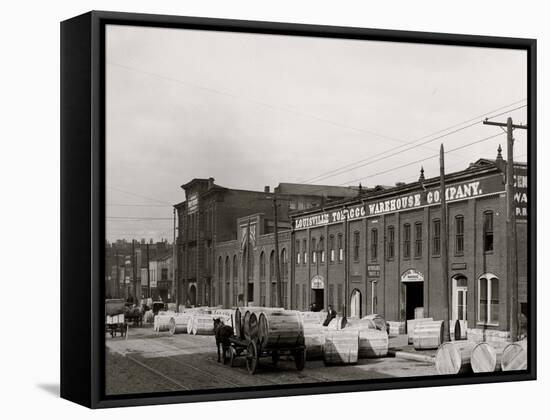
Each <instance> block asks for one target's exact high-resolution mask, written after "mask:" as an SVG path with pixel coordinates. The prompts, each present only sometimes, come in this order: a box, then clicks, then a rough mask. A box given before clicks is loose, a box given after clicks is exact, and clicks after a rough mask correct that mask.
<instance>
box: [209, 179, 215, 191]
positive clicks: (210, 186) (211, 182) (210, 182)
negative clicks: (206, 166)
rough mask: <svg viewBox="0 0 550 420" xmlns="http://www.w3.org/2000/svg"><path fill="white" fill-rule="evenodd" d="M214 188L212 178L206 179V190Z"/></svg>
mask: <svg viewBox="0 0 550 420" xmlns="http://www.w3.org/2000/svg"><path fill="white" fill-rule="evenodd" d="M213 186H214V178H212V177H210V178H208V189H211V188H212V187H213Z"/></svg>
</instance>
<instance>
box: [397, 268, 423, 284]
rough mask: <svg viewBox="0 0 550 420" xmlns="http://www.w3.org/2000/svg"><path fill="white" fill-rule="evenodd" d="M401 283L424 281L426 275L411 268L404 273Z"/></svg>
mask: <svg viewBox="0 0 550 420" xmlns="http://www.w3.org/2000/svg"><path fill="white" fill-rule="evenodd" d="M401 281H402V282H405V283H406V282H415V281H424V274H422V273H421V272H420V271H416V270H414V269H412V268H411V269H409V270H407V271H405V272H404V273H403V275H402V276H401Z"/></svg>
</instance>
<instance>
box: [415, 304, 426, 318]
mask: <svg viewBox="0 0 550 420" xmlns="http://www.w3.org/2000/svg"><path fill="white" fill-rule="evenodd" d="M422 318H424V307H422V306H420V307H418V308H414V319H422Z"/></svg>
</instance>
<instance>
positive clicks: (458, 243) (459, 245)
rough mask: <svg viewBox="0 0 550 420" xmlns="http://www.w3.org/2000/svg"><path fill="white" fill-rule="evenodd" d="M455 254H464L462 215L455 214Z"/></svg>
mask: <svg viewBox="0 0 550 420" xmlns="http://www.w3.org/2000/svg"><path fill="white" fill-rule="evenodd" d="M455 254H456V255H462V254H464V216H462V215H461V214H459V215H457V216H455Z"/></svg>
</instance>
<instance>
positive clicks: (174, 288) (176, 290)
mask: <svg viewBox="0 0 550 420" xmlns="http://www.w3.org/2000/svg"><path fill="white" fill-rule="evenodd" d="M173 213H174V234H173V237H172V300H174V295H176V299H175V302H176V308H179V307H180V293H179V286H178V280H177V278H176V261H177V260H176V255H177V254H176V208H175V207H174V209H173Z"/></svg>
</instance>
